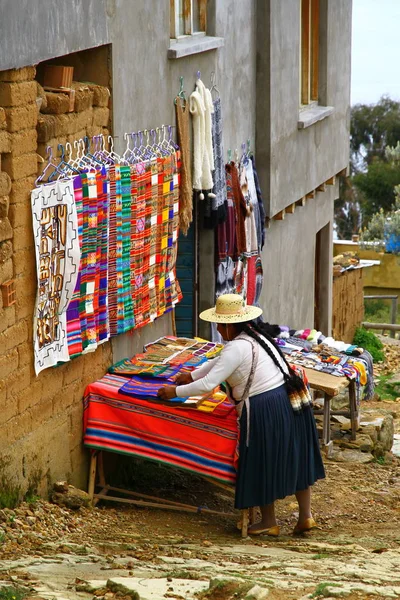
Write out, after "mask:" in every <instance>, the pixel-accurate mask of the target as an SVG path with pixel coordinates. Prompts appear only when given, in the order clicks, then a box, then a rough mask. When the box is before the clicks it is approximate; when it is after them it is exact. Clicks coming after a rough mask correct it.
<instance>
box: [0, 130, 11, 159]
mask: <svg viewBox="0 0 400 600" xmlns="http://www.w3.org/2000/svg"><path fill="white" fill-rule="evenodd" d="M10 150H11V141H10V134H9V133H8V132H7V131H4V130H2V129H0V154H5V153H7V152H10Z"/></svg>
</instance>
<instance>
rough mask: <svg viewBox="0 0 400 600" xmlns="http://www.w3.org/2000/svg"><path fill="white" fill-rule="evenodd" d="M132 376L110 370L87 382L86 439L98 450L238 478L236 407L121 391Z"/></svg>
mask: <svg viewBox="0 0 400 600" xmlns="http://www.w3.org/2000/svg"><path fill="white" fill-rule="evenodd" d="M124 383H126V377H121V376H118V375H114V374H110V373H109V374H107V375H105V376H104V377H103V378H102V379H100V380H98V381H96V382H94V383H91V384H90V385H88V386H87V388H86V390H85V396H84V417H83V428H84V433H83V442H84V444H85V446H87V447H88V448H91V449H96V450H106V451H109V452H117V453H120V454H127V455H131V456H135V457H138V458H144V459H149V460H154V461H156V462H160V463H164V464H167V465H170V466H173V467H178V468H181V469H186V470H188V471H192V472H193V473H197V474H198V475H203V476H206V477H210V478H213V479H216V480H219V481H222V482H224V483H231V484H234V483H235V480H236V471H235V467H234V461H235V451H236V444H237V417H236V411H235V407H234V406H232V405H231V404H229V403H228V402H224V403H223V404H220V405H219V406H217V408H216V409H215V410H214V412H212V413H205V412H202V411H200V410H197V409H196V408H193V407H189V406H188V407H185V406H182V405H181V406H179V407H178V406H174V405H173V404H168V403H167V402H165V403H161V402H157V401H152V400H144V399H140V398H132V397H129V396H124V395H123V394H120V392H119V390H120V388H121V387H122V385H123V384H124Z"/></svg>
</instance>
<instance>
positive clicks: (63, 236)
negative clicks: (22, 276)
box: [31, 179, 80, 374]
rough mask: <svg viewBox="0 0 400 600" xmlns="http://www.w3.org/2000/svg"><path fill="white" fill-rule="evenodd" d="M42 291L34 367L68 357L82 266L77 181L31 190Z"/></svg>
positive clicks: (38, 368) (35, 330) (37, 312)
mask: <svg viewBox="0 0 400 600" xmlns="http://www.w3.org/2000/svg"><path fill="white" fill-rule="evenodd" d="M31 203H32V217H33V233H34V239H35V254H36V272H37V282H38V291H37V297H36V306H35V313H34V326H33V337H34V354H35V371H36V374H38V373H40V371H42V370H43V369H45V368H47V367H51V366H53V365H56V364H57V363H58V362H64V361H68V360H69V353H68V342H67V307H68V304H69V302H70V300H71V299H72V297H73V294H74V290H75V284H76V280H77V277H78V268H79V254H80V252H79V239H78V219H77V213H76V206H75V202H74V188H73V180H72V179H70V180H68V181H56V182H53V183H51V184H46V185H41V186H39V187H38V188H36V189H34V190H33V191H32V194H31Z"/></svg>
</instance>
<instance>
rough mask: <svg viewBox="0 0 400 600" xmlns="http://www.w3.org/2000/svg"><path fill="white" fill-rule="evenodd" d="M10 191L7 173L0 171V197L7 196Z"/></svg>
mask: <svg viewBox="0 0 400 600" xmlns="http://www.w3.org/2000/svg"><path fill="white" fill-rule="evenodd" d="M10 190H11V179H10V176H9V175H8V174H7V173H4V172H3V171H0V196H8V195H9V193H10Z"/></svg>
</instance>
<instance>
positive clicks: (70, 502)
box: [51, 485, 91, 510]
mask: <svg viewBox="0 0 400 600" xmlns="http://www.w3.org/2000/svg"><path fill="white" fill-rule="evenodd" d="M51 501H52V502H53V503H54V504H58V506H65V507H66V508H71V509H73V510H77V509H78V508H81V507H82V506H84V507H89V506H90V504H91V498H90V496H89V494H87V493H86V492H84V491H83V490H79V489H78V488H75V487H74V486H73V485H68V486H67V489H66V490H65V491H62V492H57V491H54V492H53V493H52V495H51Z"/></svg>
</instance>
